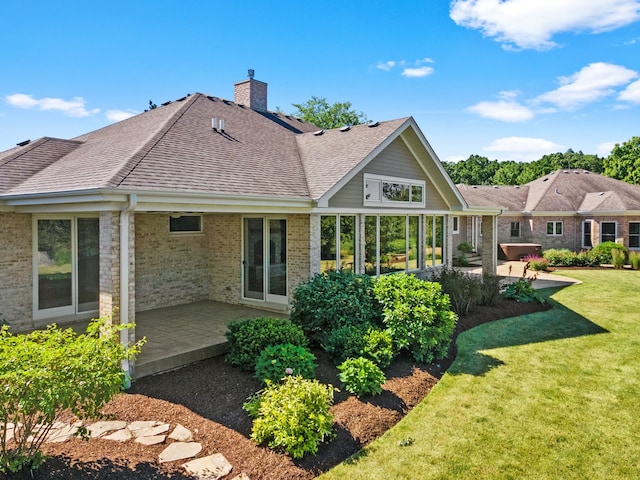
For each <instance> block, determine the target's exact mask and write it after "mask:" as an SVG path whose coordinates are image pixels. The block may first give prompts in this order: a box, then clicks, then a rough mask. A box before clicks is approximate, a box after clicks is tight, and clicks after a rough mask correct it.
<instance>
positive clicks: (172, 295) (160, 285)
mask: <svg viewBox="0 0 640 480" xmlns="http://www.w3.org/2000/svg"><path fill="white" fill-rule="evenodd" d="M207 219H208V217H205V218H203V222H204V224H205V225H206V223H207ZM135 238H136V250H135V263H136V266H135V304H136V309H137V311H145V310H151V309H154V308H162V307H169V306H172V305H180V304H185V303H191V302H197V301H201V300H207V299H208V298H209V285H210V275H209V270H210V269H209V249H208V244H207V237H206V234H198V235H185V234H179V235H170V234H169V215H168V214H143V213H138V214H136V215H135Z"/></svg>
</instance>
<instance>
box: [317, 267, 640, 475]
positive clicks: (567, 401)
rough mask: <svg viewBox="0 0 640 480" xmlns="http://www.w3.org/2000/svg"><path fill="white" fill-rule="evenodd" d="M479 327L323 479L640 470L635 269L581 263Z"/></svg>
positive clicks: (638, 279) (638, 278)
mask: <svg viewBox="0 0 640 480" xmlns="http://www.w3.org/2000/svg"><path fill="white" fill-rule="evenodd" d="M567 275H569V276H571V277H573V278H577V279H580V280H582V281H583V282H584V283H583V284H580V285H575V286H571V287H567V288H564V289H560V290H546V291H545V290H543V291H542V292H543V293H545V294H546V295H547V296H550V298H551V299H552V301H553V302H554V304H555V305H554V308H553V309H552V310H550V311H548V312H543V313H538V314H533V315H525V316H522V317H517V318H512V319H506V320H501V321H498V322H493V323H491V324H486V325H482V326H480V327H478V328H475V329H473V330H470V331H468V332H466V333H464V334H463V335H461V336H460V337H459V339H458V347H459V355H458V358H457V359H456V361H455V363H454V364H453V365H452V367H451V369H450V370H449V372H447V374H446V375H445V376H444V377H443V378H442V380H441V381H440V383H439V384H438V385H437V386H436V387H435V388H434V389H433V391H432V392H431V393H430V394H429V396H428V397H427V398H426V399H425V400H424V401H423V402H422V403H421V404H420V405H419V406H418V407H416V408H415V409H414V410H413V411H411V412H410V413H409V415H407V416H406V417H405V419H404V420H403V421H402V422H401V423H399V424H398V425H397V426H396V427H395V428H393V429H392V430H390V431H389V432H387V434H386V435H384V436H383V437H382V438H380V439H379V440H378V441H376V442H374V443H373V444H372V445H370V446H369V448H366V449H365V450H363V451H362V452H361V453H360V455H359V456H357V457H356V458H354V459H351V460H349V461H347V462H345V463H343V464H341V465H339V466H337V467H336V468H334V469H333V470H331V471H330V472H328V473H327V474H325V475H323V476H322V477H320V478H322V479H324V480H329V479H348V480H356V479H367V480H372V479H373V480H375V479H391V478H393V479H412V480H414V479H421V480H422V479H431V478H434V479H435V478H437V479H467V478H469V479H492V480H493V479H522V478H529V479H537V480H539V479H554V480H555V479H590V480H592V479H608V480H610V479H629V478H640V312H639V309H638V305H639V303H640V301H639V299H640V296H639V295H638V290H639V289H640V272H637V271H615V270H610V271H609V270H593V271H587V270H579V271H571V272H567Z"/></svg>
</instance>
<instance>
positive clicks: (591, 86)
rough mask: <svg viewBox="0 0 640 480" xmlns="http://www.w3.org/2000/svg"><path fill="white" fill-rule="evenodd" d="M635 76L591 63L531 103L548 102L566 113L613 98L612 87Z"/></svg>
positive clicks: (633, 72) (609, 66)
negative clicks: (604, 98) (609, 97)
mask: <svg viewBox="0 0 640 480" xmlns="http://www.w3.org/2000/svg"><path fill="white" fill-rule="evenodd" d="M637 77H638V73H637V72H635V71H634V70H629V69H628V68H625V67H623V66H621V65H613V64H611V63H603V62H596V63H591V64H589V65H587V66H586V67H583V68H582V69H581V70H580V71H579V72H577V73H574V74H573V75H571V76H570V77H560V78H559V81H560V84H561V86H560V87H559V88H557V89H556V90H552V91H550V92H546V93H543V94H542V95H540V96H538V97H537V98H536V99H535V102H536V103H537V102H548V103H552V104H554V105H556V106H557V107H559V108H562V109H567V110H570V109H573V108H576V107H579V106H581V105H584V104H586V103H591V102H595V101H596V100H599V99H601V98H603V97H606V96H609V95H613V94H614V93H615V89H614V87H620V86H622V85H625V84H627V83H629V82H630V81H631V80H633V79H634V78H637Z"/></svg>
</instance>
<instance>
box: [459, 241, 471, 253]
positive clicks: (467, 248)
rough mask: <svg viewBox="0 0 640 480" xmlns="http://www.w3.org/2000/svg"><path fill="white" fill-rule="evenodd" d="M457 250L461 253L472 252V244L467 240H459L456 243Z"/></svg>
mask: <svg viewBox="0 0 640 480" xmlns="http://www.w3.org/2000/svg"><path fill="white" fill-rule="evenodd" d="M458 251H460V252H462V253H467V254H469V253H472V252H473V245H471V244H470V243H468V242H461V243H459V244H458Z"/></svg>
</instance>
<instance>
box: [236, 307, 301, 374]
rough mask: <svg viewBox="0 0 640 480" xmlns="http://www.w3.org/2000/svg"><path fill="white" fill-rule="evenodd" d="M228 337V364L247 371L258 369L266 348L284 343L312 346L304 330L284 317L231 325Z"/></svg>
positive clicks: (258, 319) (265, 318)
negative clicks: (261, 355)
mask: <svg viewBox="0 0 640 480" xmlns="http://www.w3.org/2000/svg"><path fill="white" fill-rule="evenodd" d="M225 336H226V337H227V342H228V346H229V353H227V356H226V360H227V362H229V363H230V364H231V365H234V366H236V367H239V368H241V369H242V370H246V371H248V372H251V371H254V370H255V368H256V362H257V361H258V357H259V356H260V353H261V352H262V351H263V350H264V349H265V348H267V347H270V346H274V345H282V344H285V343H290V344H292V345H297V346H300V347H307V346H308V345H309V342H308V340H307V337H305V335H304V332H303V331H302V328H300V327H299V326H298V325H294V324H293V323H291V322H290V321H289V320H287V319H285V318H273V317H260V318H252V319H248V320H240V321H236V322H231V323H230V324H229V326H228V330H227V332H226V333H225Z"/></svg>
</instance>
